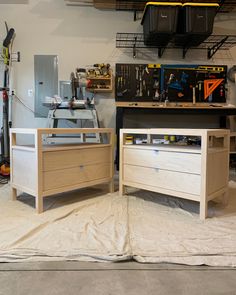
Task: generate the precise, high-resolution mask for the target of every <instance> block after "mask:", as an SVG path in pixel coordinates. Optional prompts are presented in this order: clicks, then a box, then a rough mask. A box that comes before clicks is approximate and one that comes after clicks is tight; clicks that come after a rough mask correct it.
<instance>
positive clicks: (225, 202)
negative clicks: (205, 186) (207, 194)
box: [222, 190, 229, 206]
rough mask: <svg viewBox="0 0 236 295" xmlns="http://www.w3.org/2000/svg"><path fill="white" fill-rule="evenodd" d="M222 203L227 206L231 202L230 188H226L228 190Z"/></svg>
mask: <svg viewBox="0 0 236 295" xmlns="http://www.w3.org/2000/svg"><path fill="white" fill-rule="evenodd" d="M222 203H223V205H224V206H227V205H228V204H229V190H226V192H224V194H223V197H222Z"/></svg>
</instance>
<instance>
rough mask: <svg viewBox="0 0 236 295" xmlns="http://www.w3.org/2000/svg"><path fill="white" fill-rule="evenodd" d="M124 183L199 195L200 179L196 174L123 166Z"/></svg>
mask: <svg viewBox="0 0 236 295" xmlns="http://www.w3.org/2000/svg"><path fill="white" fill-rule="evenodd" d="M123 176H124V181H127V182H135V183H139V184H145V185H150V186H154V187H159V188H164V189H170V190H174V191H178V192H185V193H189V194H193V195H200V187H201V177H200V175H196V174H188V173H181V172H176V171H168V170H161V169H155V168H146V167H139V166H132V165H124V171H123Z"/></svg>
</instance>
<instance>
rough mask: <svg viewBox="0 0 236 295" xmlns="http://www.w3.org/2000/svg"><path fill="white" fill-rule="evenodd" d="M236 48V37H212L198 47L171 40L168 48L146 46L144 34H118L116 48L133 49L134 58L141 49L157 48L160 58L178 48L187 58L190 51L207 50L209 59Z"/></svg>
mask: <svg viewBox="0 0 236 295" xmlns="http://www.w3.org/2000/svg"><path fill="white" fill-rule="evenodd" d="M234 46H236V35H228V36H226V35H211V36H209V37H208V38H207V39H206V40H205V41H204V42H202V43H201V44H200V45H199V46H197V47H188V46H178V45H175V43H174V39H173V40H171V41H170V42H169V43H168V45H167V46H166V47H158V46H157V45H155V44H154V45H148V46H146V45H145V44H144V35H143V34H142V33H117V34H116V48H130V49H133V57H134V58H135V57H136V53H137V49H141V48H157V50H158V56H159V57H162V55H163V53H164V51H165V50H166V49H172V48H178V49H181V50H182V52H183V58H185V56H186V54H187V52H188V50H190V49H194V50H206V51H207V58H208V59H211V58H212V57H213V56H214V55H215V53H216V52H217V51H218V50H229V49H230V48H232V47H234Z"/></svg>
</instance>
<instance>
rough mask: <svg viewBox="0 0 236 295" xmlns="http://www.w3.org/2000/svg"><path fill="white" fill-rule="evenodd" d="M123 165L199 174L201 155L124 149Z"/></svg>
mask: <svg viewBox="0 0 236 295" xmlns="http://www.w3.org/2000/svg"><path fill="white" fill-rule="evenodd" d="M124 163H125V164H130V165H137V166H143V167H152V168H161V169H164V170H171V171H180V172H186V173H195V174H200V173H201V155H200V154H194V153H181V152H165V151H159V150H158V149H157V150H154V149H153V150H148V149H146V150H145V149H136V150H134V149H133V148H132V149H131V148H130V149H129V148H124Z"/></svg>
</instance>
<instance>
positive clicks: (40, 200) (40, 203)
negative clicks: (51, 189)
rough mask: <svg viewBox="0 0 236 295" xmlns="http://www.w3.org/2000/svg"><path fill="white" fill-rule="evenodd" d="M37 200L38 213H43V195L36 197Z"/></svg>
mask: <svg viewBox="0 0 236 295" xmlns="http://www.w3.org/2000/svg"><path fill="white" fill-rule="evenodd" d="M35 202H36V210H37V213H38V214H40V213H42V212H43V197H42V196H37V197H35Z"/></svg>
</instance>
